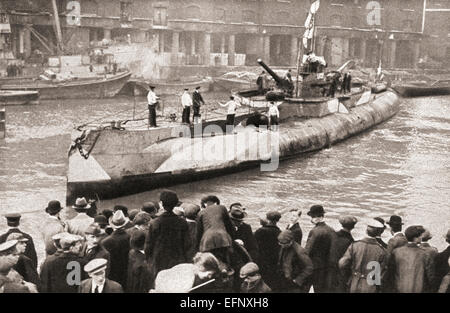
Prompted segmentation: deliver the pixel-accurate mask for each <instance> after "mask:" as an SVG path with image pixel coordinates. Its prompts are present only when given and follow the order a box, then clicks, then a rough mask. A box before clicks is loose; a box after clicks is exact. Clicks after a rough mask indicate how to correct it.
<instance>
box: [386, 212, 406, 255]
mask: <svg viewBox="0 0 450 313" xmlns="http://www.w3.org/2000/svg"><path fill="white" fill-rule="evenodd" d="M386 224H388V225H389V226H390V227H391V234H392V238H391V239H389V241H388V247H387V251H388V253H389V254H390V253H392V251H393V250H394V249H396V248H398V247H402V246H404V245H406V244H407V243H408V240H406V237H405V235H404V234H403V232H402V225H403V222H402V218H401V217H400V216H398V215H392V216H391V218H390V219H389V222H386Z"/></svg>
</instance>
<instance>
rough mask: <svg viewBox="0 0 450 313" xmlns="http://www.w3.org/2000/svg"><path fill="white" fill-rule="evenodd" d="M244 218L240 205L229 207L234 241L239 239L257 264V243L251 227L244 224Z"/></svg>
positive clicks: (244, 214) (243, 211)
mask: <svg viewBox="0 0 450 313" xmlns="http://www.w3.org/2000/svg"><path fill="white" fill-rule="evenodd" d="M246 216H247V213H246V212H245V209H244V208H242V206H241V204H240V203H238V204H235V205H232V206H231V207H230V218H231V223H232V224H233V226H234V234H235V237H234V239H241V240H242V242H243V243H244V247H245V249H246V250H247V251H248V253H250V256H251V257H252V260H253V261H254V262H258V243H257V242H256V239H255V236H254V235H253V231H252V227H251V226H250V225H249V224H247V223H245V222H244V218H245V217H246Z"/></svg>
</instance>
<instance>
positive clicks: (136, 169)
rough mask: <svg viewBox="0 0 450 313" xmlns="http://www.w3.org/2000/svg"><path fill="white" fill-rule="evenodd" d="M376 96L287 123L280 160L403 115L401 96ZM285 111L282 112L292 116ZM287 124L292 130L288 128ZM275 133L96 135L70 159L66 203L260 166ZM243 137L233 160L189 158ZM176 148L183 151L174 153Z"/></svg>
mask: <svg viewBox="0 0 450 313" xmlns="http://www.w3.org/2000/svg"><path fill="white" fill-rule="evenodd" d="M374 97H375V98H372V100H371V101H369V102H368V103H366V104H362V105H359V106H356V107H353V108H351V110H350V111H349V113H348V114H346V113H333V114H329V115H326V116H323V117H319V118H309V119H297V118H294V117H293V118H291V119H289V120H287V121H286V122H283V123H282V124H281V125H280V130H279V135H280V137H279V148H280V150H279V153H280V155H279V156H280V159H281V160H282V159H286V158H289V157H292V156H295V155H299V154H303V153H308V152H312V151H316V150H320V149H323V148H327V147H329V146H330V145H332V144H335V143H337V142H340V141H342V140H345V139H347V138H349V137H351V136H354V135H357V134H359V133H361V132H363V131H365V130H368V129H370V128H372V127H373V126H375V125H377V124H380V123H382V122H384V121H387V120H388V119H390V118H391V117H392V116H394V115H395V114H396V113H397V112H398V109H399V105H398V103H399V98H398V96H397V95H396V93H394V92H392V91H390V90H388V91H385V92H383V93H380V94H378V95H375V96H374ZM288 108H289V107H288ZM282 109H283V108H282V107H281V110H280V114H282V115H283V114H286V113H288V112H284V113H283V112H282ZM292 116H294V115H292ZM221 122H224V121H221ZM221 124H223V123H221ZM284 124H285V125H288V126H289V127H283V125H284ZM175 133H176V131H175ZM171 134H172V135H171ZM270 134H271V132H270V131H259V132H257V131H256V130H255V129H254V128H252V127H245V128H243V129H242V130H240V131H238V132H237V134H228V135H225V136H212V137H203V138H186V137H178V138H177V137H176V136H173V129H172V130H169V129H164V128H159V129H158V128H157V129H150V130H147V129H145V130H134V131H127V130H105V131H102V130H100V131H92V132H91V133H90V134H89V135H88V136H87V138H86V140H85V145H86V146H85V148H86V149H85V150H87V151H88V150H90V149H91V152H90V156H89V157H88V158H87V159H84V158H83V157H81V155H80V153H79V152H78V151H77V150H72V151H71V153H70V155H69V168H68V175H67V195H66V202H67V204H68V205H70V204H72V203H73V202H74V201H75V199H76V198H77V197H81V196H83V197H89V198H92V199H96V198H97V197H98V198H100V199H111V198H116V197H119V196H124V195H128V194H133V193H138V192H143V191H148V190H151V189H155V188H161V187H166V186H171V185H175V184H178V183H186V182H189V181H194V180H200V179H205V178H211V177H215V176H218V175H223V174H229V173H233V172H238V171H241V170H244V169H248V168H251V167H255V166H258V165H259V164H261V163H262V162H267V161H268V160H269V159H270V156H268V155H264V156H259V155H258V151H256V150H257V149H258V147H257V146H258V145H257V142H263V141H264V140H266V141H267V142H270V140H268V138H267V137H268V136H270ZM244 138H249V140H250V142H249V144H248V145H246V147H241V149H239V148H238V149H237V151H234V149H232V150H233V153H234V154H233V156H232V158H231V159H227V160H220V158H217V156H215V157H214V156H211V159H209V160H201V161H199V160H193V159H192V158H189V157H190V156H192V151H196V149H199V148H200V147H203V146H202V144H209V145H211V144H212V145H219V144H225V147H226V145H227V144H228V145H231V144H235V142H236V141H237V142H241V141H240V140H245V139H244ZM161 139H164V140H161ZM158 140H159V141H158ZM252 141H253V142H252ZM174 145H178V147H179V148H177V149H173V146H174ZM255 152H256V153H255ZM243 156H245V157H243ZM247 156H248V157H247ZM255 156H257V157H255ZM180 160H183V162H180ZM217 160H219V161H217Z"/></svg>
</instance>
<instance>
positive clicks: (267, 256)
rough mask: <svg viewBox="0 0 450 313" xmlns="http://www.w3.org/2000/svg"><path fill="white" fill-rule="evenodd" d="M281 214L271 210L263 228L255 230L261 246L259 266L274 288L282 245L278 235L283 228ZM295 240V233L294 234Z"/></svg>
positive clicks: (257, 240) (268, 283)
mask: <svg viewBox="0 0 450 313" xmlns="http://www.w3.org/2000/svg"><path fill="white" fill-rule="evenodd" d="M280 218H281V214H280V213H279V212H277V211H270V212H268V213H267V214H266V220H267V221H266V222H265V223H263V226H262V227H261V228H258V229H257V230H256V231H255V239H256V242H257V243H258V247H259V267H260V269H261V276H262V278H263V280H264V282H265V283H266V284H267V285H269V287H270V288H272V289H273V288H274V287H275V286H274V284H275V281H276V272H275V271H274V268H276V267H277V263H278V255H279V253H280V245H279V244H278V235H279V234H280V233H281V230H280V229H279V228H278V226H277V222H278V221H279V220H280ZM294 240H295V235H294Z"/></svg>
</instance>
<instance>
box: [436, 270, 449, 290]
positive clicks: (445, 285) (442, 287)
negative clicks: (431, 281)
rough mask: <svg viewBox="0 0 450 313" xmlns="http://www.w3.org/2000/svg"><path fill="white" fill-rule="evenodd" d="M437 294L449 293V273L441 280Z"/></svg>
mask: <svg viewBox="0 0 450 313" xmlns="http://www.w3.org/2000/svg"><path fill="white" fill-rule="evenodd" d="M438 292H439V293H450V273H449V274H447V275H446V276H444V278H442V282H441V285H440V287H439V290H438Z"/></svg>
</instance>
